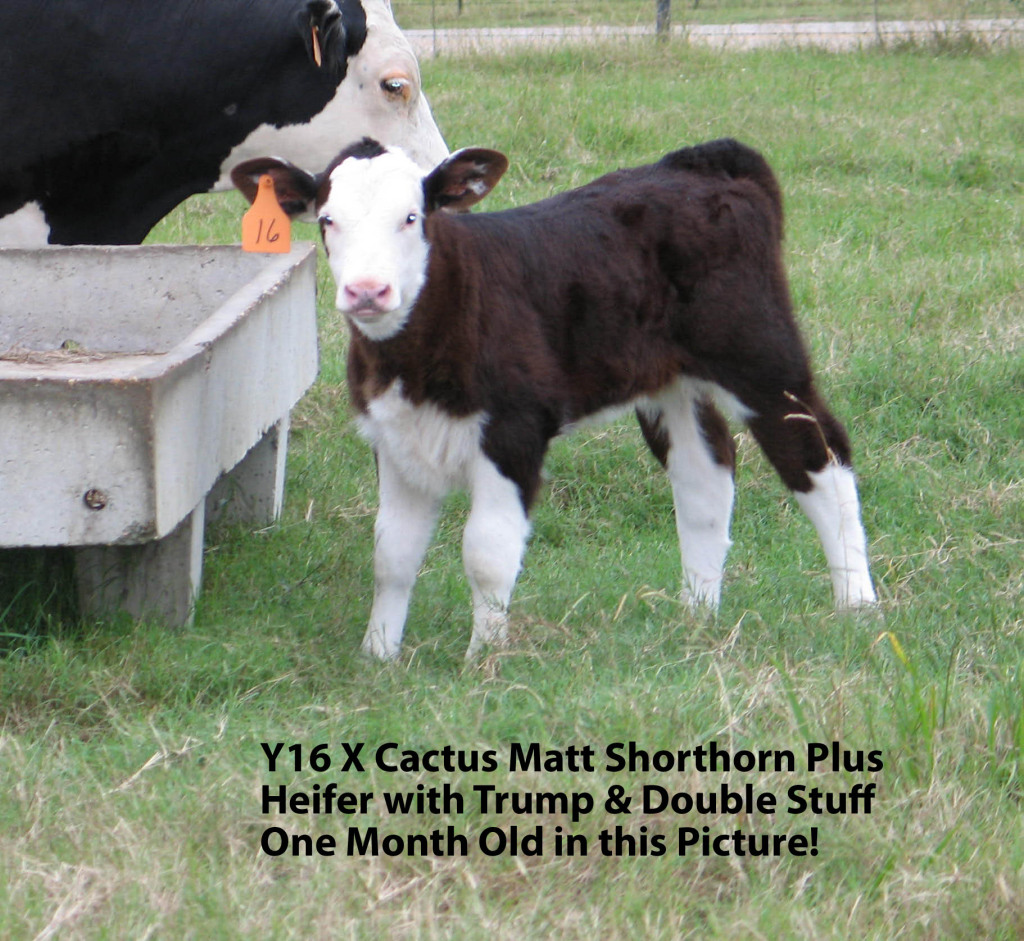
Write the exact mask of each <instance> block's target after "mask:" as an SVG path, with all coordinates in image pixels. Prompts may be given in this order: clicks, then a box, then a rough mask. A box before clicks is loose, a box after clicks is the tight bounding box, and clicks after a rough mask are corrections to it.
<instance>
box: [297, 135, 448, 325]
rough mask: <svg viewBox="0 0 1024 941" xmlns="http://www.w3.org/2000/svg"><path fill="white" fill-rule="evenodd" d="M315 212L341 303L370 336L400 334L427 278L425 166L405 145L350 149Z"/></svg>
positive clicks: (339, 303)
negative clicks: (370, 152) (354, 153)
mask: <svg viewBox="0 0 1024 941" xmlns="http://www.w3.org/2000/svg"><path fill="white" fill-rule="evenodd" d="M317 215H318V218H319V220H320V226H321V229H322V231H323V236H324V247H325V248H326V249H327V255H328V263H329V265H330V268H331V272H332V274H333V275H334V282H335V284H336V285H337V289H338V293H337V301H336V303H337V307H338V310H340V311H341V312H342V313H344V314H345V315H346V316H347V317H348V318H349V320H350V321H351V322H352V324H353V325H354V326H355V327H356V328H357V329H358V330H359V331H361V332H362V333H363V334H365V335H366V336H367V337H368V338H369V339H371V340H385V339H387V338H389V337H392V336H394V335H395V334H396V333H398V332H399V331H400V330H401V329H402V327H403V326H404V325H405V322H406V320H407V319H408V316H409V313H410V311H411V310H412V307H413V304H414V303H415V302H416V298H417V296H418V295H419V292H420V289H421V288H422V287H423V283H424V280H425V279H426V272H427V259H428V256H429V251H430V247H429V245H428V243H427V240H426V237H425V235H424V232H423V220H424V218H425V215H426V207H425V204H424V195H423V171H422V170H421V169H420V168H419V167H418V166H417V165H416V164H415V163H414V162H413V161H412V160H411V159H410V158H409V157H407V156H406V155H405V154H404V153H402V152H400V151H394V150H391V151H389V152H387V153H384V154H381V155H380V156H377V157H373V158H369V159H367V158H355V157H350V158H349V159H347V160H345V161H343V162H342V163H341V164H340V165H339V166H338V167H336V168H335V169H334V170H333V171H332V172H331V175H330V190H329V192H328V196H327V199H326V200H325V201H324V203H323V204H322V205H321V206H320V207H319V211H318V213H317Z"/></svg>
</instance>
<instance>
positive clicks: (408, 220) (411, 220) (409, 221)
mask: <svg viewBox="0 0 1024 941" xmlns="http://www.w3.org/2000/svg"><path fill="white" fill-rule="evenodd" d="M417 219H419V214H418V213H415V212H410V213H409V215H407V216H406V217H405V226H404V228H408V227H409V226H411V225H415V224H416V220H417Z"/></svg>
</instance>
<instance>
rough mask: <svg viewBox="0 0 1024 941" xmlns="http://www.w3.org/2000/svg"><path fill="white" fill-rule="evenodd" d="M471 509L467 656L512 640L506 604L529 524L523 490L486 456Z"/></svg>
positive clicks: (476, 475) (466, 548)
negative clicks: (470, 607) (470, 604)
mask: <svg viewBox="0 0 1024 941" xmlns="http://www.w3.org/2000/svg"><path fill="white" fill-rule="evenodd" d="M471 491H472V505H471V508H470V512H469V519H468V520H467V521H466V528H465V530H463V534H462V560H463V565H464V566H465V569H466V576H467V578H468V579H469V587H470V591H471V592H472V595H473V635H472V637H471V638H470V642H469V649H468V650H467V651H466V658H467V659H472V658H473V657H475V656H477V655H478V654H479V653H480V651H481V650H482V648H483V647H485V646H486V645H491V644H493V645H501V644H504V643H505V642H506V641H507V639H508V606H509V601H510V600H511V598H512V589H513V588H514V587H515V583H516V578H517V577H518V575H519V568H520V565H521V564H522V559H523V552H524V551H525V549H526V539H527V536H528V535H529V533H530V522H529V519H528V517H527V515H526V510H525V509H524V507H523V502H522V499H521V498H520V494H519V488H518V487H517V486H516V485H515V484H514V483H512V481H511V480H509V479H508V478H507V477H505V476H504V475H503V474H502V473H501V472H500V471H499V470H498V468H497V467H495V466H494V464H493V463H492V462H491V461H490V460H489V459H488V458H487V457H484V456H483V455H481V456H480V458H479V459H478V460H477V461H476V464H475V466H474V468H473V474H472V480H471Z"/></svg>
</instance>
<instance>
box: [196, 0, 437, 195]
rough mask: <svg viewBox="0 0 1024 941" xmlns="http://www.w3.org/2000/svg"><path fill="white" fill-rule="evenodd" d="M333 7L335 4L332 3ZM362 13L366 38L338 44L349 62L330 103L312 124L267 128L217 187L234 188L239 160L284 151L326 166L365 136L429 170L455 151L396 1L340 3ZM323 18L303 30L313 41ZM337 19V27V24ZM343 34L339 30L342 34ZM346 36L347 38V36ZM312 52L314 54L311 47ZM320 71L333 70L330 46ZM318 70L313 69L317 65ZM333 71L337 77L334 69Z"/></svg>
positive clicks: (252, 138) (239, 150)
mask: <svg viewBox="0 0 1024 941" xmlns="http://www.w3.org/2000/svg"><path fill="white" fill-rule="evenodd" d="M331 5H332V6H333V0H332V4H331ZM353 5H354V6H356V7H357V8H361V12H362V15H363V16H364V17H365V21H366V28H365V32H363V31H361V32H360V35H365V41H363V42H362V44H361V45H359V48H358V49H356V51H355V52H353V53H351V54H349V53H348V52H346V51H345V44H344V43H342V42H339V43H338V44H337V45H338V50H337V53H336V54H340V55H342V56H344V57H346V61H345V62H344V63H343V68H340V69H336V70H334V72H336V73H337V75H338V76H339V77H340V76H342V75H343V76H344V79H343V80H341V81H340V84H339V85H338V87H337V91H336V92H335V94H334V97H333V98H332V99H331V101H330V102H328V104H327V106H326V107H325V108H324V109H323V110H322V111H320V113H319V114H317V115H315V116H314V117H313V118H312V119H311V120H310V121H308V122H307V123H305V124H301V125H300V124H292V125H285V126H283V127H278V126H274V125H270V124H265V125H263V126H262V127H260V128H258V129H257V130H256V131H254V132H253V133H251V134H250V135H249V136H248V137H247V138H246V139H245V140H244V141H242V143H240V144H239V145H238V146H237V147H235V148H234V149H233V150H232V152H231V154H230V155H229V156H228V158H227V159H226V160H225V161H224V163H223V164H222V167H221V178H220V181H219V183H218V185H217V187H216V188H217V189H229V188H230V177H229V173H230V170H231V168H232V167H235V166H237V165H238V164H239V163H241V162H243V161H245V160H250V159H253V158H255V157H257V156H258V155H259V154H277V155H278V156H280V157H282V158H283V159H285V160H289V161H291V162H292V163H300V162H302V163H305V164H307V165H310V166H325V165H326V164H327V162H328V161H329V160H330V159H331V158H332V157H333V156H334V155H335V154H336V153H337V152H338V149H339V148H340V147H343V146H345V145H346V144H349V143H352V142H354V141H356V140H358V139H359V138H360V137H363V136H370V137H373V138H375V139H376V140H380V141H383V142H384V143H385V144H387V145H388V146H394V147H400V148H401V149H402V150H403V151H405V153H407V154H408V155H409V156H410V157H411V158H412V159H413V160H414V161H415V162H416V163H418V164H419V165H420V166H421V167H422V168H423V169H425V170H426V169H429V168H430V167H433V166H434V165H435V164H436V163H437V162H438V161H440V160H442V159H444V157H445V156H446V155H447V154H448V147H447V145H446V144H445V142H444V138H443V137H442V136H441V132H440V130H439V129H438V127H437V124H436V122H435V121H434V115H433V114H432V112H431V110H430V104H429V102H428V101H427V98H426V95H424V94H423V90H422V87H421V84H420V69H419V63H418V62H417V61H416V55H415V53H414V52H413V48H412V46H411V45H410V44H409V40H408V39H407V38H406V36H405V34H404V33H403V32H402V31H401V30H400V29H399V28H398V25H397V24H396V23H395V19H394V16H393V15H392V12H391V4H390V2H389V0H346V2H345V3H341V4H340V6H341V8H342V11H343V13H344V10H345V8H346V7H348V6H353ZM318 22H319V21H318V20H310V22H309V23H307V22H306V21H305V20H303V21H302V23H301V25H300V32H301V34H302V36H303V38H304V39H305V40H306V41H307V44H308V40H309V37H310V36H311V35H312V34H311V24H312V26H315V25H317V23H318ZM330 22H331V23H332V24H334V19H331V20H330ZM335 32H338V29H337V28H336V29H335ZM344 35H345V34H344V32H342V33H341V36H342V37H344ZM308 52H309V55H310V57H311V58H312V57H313V56H314V52H313V48H312V46H310V48H309V50H308ZM323 56H324V59H323V61H322V64H321V66H320V67H322V68H324V69H326V70H327V71H329V72H331V69H330V68H329V66H330V64H331V63H330V62H329V61H328V59H329V58H330V55H329V52H328V50H327V48H326V47H325V48H324V50H323ZM311 67H312V66H311ZM332 74H334V73H333V72H332Z"/></svg>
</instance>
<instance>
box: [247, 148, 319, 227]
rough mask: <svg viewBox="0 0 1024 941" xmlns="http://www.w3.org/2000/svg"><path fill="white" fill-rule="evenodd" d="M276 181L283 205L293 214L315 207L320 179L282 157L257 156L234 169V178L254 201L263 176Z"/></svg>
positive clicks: (250, 199)
mask: <svg viewBox="0 0 1024 941" xmlns="http://www.w3.org/2000/svg"><path fill="white" fill-rule="evenodd" d="M261 176H269V177H270V178H271V179H273V181H274V192H275V193H276V194H277V201H278V202H279V203H280V204H281V208H282V209H283V210H284V211H285V212H286V213H288V215H289V216H292V217H293V218H294V217H295V216H301V215H305V214H307V213H311V212H312V211H313V202H314V200H315V199H316V191H317V187H318V186H319V181H318V179H317V178H316V177H315V176H313V174H312V173H307V172H306V171H305V170H303V169H301V168H300V167H297V166H295V165H294V164H291V163H289V162H288V161H287V160H281V159H280V158H279V157H256V158H255V159H253V160H246V161H245V163H240V164H239V165H238V166H237V167H235V169H234V170H232V171H231V182H232V183H234V184H235V187H236V188H237V189H239V190H241V192H242V194H243V195H244V196H245V198H246V199H247V200H249V202H250V203H251V202H252V201H253V200H254V199H255V198H256V192H257V190H258V189H259V186H260V177H261Z"/></svg>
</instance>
